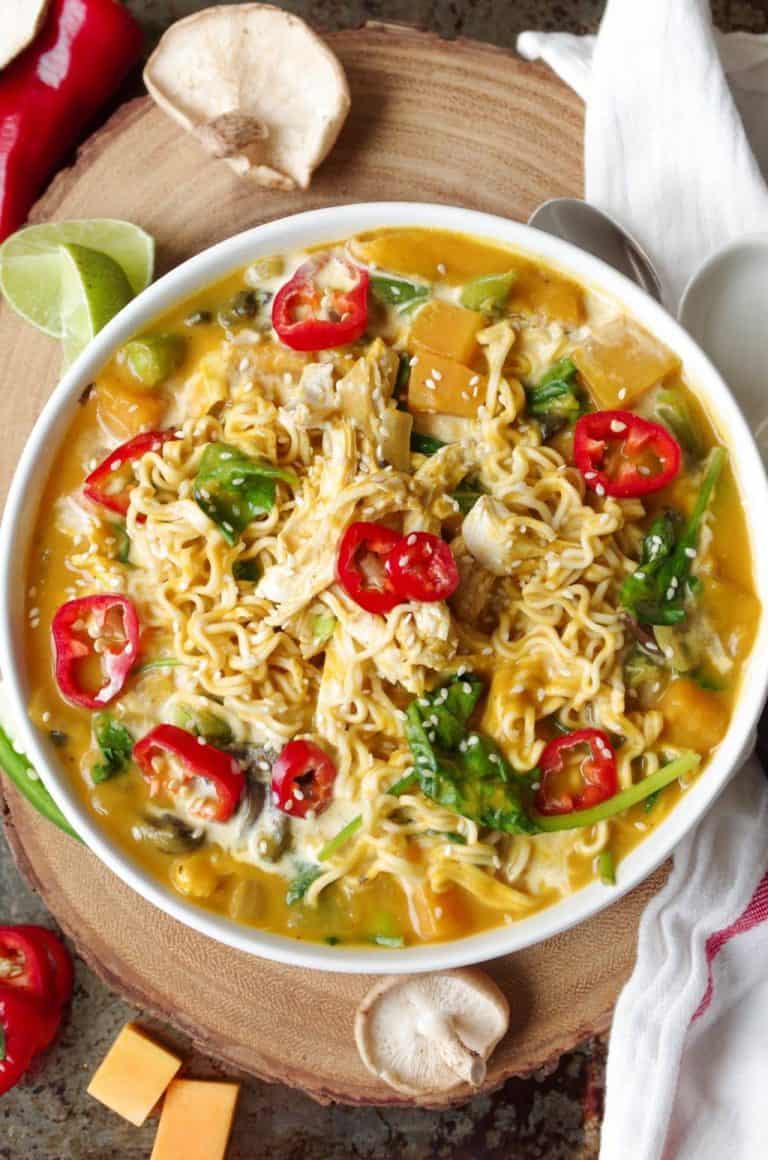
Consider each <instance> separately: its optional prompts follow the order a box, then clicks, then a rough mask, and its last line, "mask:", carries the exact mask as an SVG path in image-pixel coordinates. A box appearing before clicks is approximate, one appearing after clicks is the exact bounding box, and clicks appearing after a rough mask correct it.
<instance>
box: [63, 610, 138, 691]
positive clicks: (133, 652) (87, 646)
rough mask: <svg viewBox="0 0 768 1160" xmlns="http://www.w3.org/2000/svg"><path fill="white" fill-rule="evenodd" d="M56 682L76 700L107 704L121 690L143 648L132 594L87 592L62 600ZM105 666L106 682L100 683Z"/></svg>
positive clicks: (103, 676) (103, 678) (103, 679)
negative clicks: (98, 673)
mask: <svg viewBox="0 0 768 1160" xmlns="http://www.w3.org/2000/svg"><path fill="white" fill-rule="evenodd" d="M51 629H52V633H53V647H54V652H55V673H56V683H57V684H58V686H59V689H60V691H61V694H62V696H64V697H66V699H67V700H68V701H71V702H72V704H73V705H82V706H83V707H84V708H86V709H103V708H104V706H105V705H108V704H109V702H110V701H113V700H114V698H115V697H116V696H117V695H118V693H120V691H121V690H122V688H123V686H124V685H125V682H126V681H127V679H128V674H129V673H130V671H131V669H132V668H133V666H134V665H135V663H136V658H137V656H138V654H139V617H138V613H137V612H136V606H135V605H134V603H133V601H132V600H129V599H128V597H127V596H119V595H117V594H113V593H109V594H106V593H105V594H104V595H100V596H83V597H80V598H79V599H77V600H68V601H67V603H66V604H62V606H61V608H59V610H58V612H57V613H56V615H55V616H54V618H53V624H52V626H51ZM89 668H92V669H96V668H100V670H101V675H102V683H101V684H100V685H96V686H95V688H94V681H93V679H92V678H93V673H92V672H89V671H88V670H89Z"/></svg>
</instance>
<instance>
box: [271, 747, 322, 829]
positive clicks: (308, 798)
mask: <svg viewBox="0 0 768 1160" xmlns="http://www.w3.org/2000/svg"><path fill="white" fill-rule="evenodd" d="M335 780H336V766H335V765H334V764H333V762H332V761H331V759H330V757H329V756H328V754H327V753H326V752H325V751H324V750H323V749H321V748H320V746H319V745H315V744H314V742H312V741H289V742H288V744H287V745H286V746H284V748H283V750H282V752H281V754H280V756H279V757H278V759H277V761H276V762H275V764H274V765H273V766H272V793H273V794H274V797H275V804H276V805H277V807H278V809H281V810H282V811H283V813H285V814H290V815H291V816H292V817H294V818H304V817H306V816H307V814H308V813H313V814H314V815H317V814H321V813H322V812H323V810H324V809H326V808H327V807H328V806H329V805H330V804H331V797H332V795H333V783H334V781H335Z"/></svg>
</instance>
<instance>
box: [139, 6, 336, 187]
mask: <svg viewBox="0 0 768 1160" xmlns="http://www.w3.org/2000/svg"><path fill="white" fill-rule="evenodd" d="M144 82H145V84H146V86H147V89H148V90H149V92H150V93H151V95H152V97H153V98H154V99H155V101H157V103H158V105H159V106H160V107H161V108H162V109H164V110H165V112H167V113H168V114H169V115H170V116H171V117H173V118H174V119H175V120H177V121H178V122H179V123H180V124H181V125H183V126H184V128H185V129H187V130H189V131H190V132H192V133H195V134H196V135H197V136H199V137H200V138H201V139H202V140H203V143H204V144H205V145H206V147H207V148H208V149H209V151H211V152H213V153H214V154H215V155H217V156H225V157H226V160H227V161H228V162H229V164H230V165H231V166H232V167H233V168H234V169H235V171H236V172H238V173H246V172H247V173H249V174H250V175H251V176H253V177H255V178H256V180H257V181H258V182H259V183H260V184H262V185H271V186H278V187H281V188H287V189H291V188H293V187H294V186H296V185H298V186H300V187H301V188H302V189H306V188H307V186H308V185H309V181H310V178H311V176H312V172H313V170H314V169H316V168H317V166H318V165H319V164H320V162H321V161H322V160H323V158H324V157H326V156H327V154H328V153H329V152H330V150H331V149H332V147H333V145H334V143H335V141H336V138H337V137H338V135H339V131H340V129H341V126H342V125H343V124H344V121H345V119H346V116H347V113H348V111H349V104H350V98H349V87H348V85H347V79H346V77H345V75H344V70H343V69H342V67H341V65H340V64H339V61H338V60H337V58H336V57H335V56H334V54H333V53H332V52H331V50H330V49H329V48H328V46H327V45H326V44H324V42H323V41H322V40H321V39H320V37H319V36H317V35H316V34H315V33H314V32H313V31H312V29H311V28H309V27H308V25H306V24H305V23H304V21H303V20H301V19H299V17H298V16H294V15H292V14H291V13H289V12H284V11H282V9H280V8H275V7H273V6H272V5H271V4H228V5H220V6H218V7H216V8H206V9H204V10H203V11H202V12H197V13H195V14H194V15H192V16H188V17H186V18H185V19H184V20H179V21H177V23H176V24H173V25H171V27H170V28H169V29H168V31H167V32H166V33H165V35H164V36H163V37H162V38H161V40H160V43H159V44H158V46H157V48H156V49H155V51H154V52H153V54H152V56H151V57H150V58H149V61H148V62H147V65H146V68H145V69H144ZM249 125H250V126H251V128H252V133H251V134H250V138H249V134H248V127H249ZM222 130H223V131H222Z"/></svg>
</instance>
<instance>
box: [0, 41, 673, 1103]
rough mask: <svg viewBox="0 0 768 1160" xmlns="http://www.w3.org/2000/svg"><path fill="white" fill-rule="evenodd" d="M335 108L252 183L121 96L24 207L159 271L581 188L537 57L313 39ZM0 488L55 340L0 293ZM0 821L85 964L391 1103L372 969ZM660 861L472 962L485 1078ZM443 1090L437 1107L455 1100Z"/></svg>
mask: <svg viewBox="0 0 768 1160" xmlns="http://www.w3.org/2000/svg"><path fill="white" fill-rule="evenodd" d="M328 40H329V42H330V44H331V45H332V47H333V48H334V50H335V51H336V52H337V53H338V55H339V57H340V58H341V60H342V62H343V64H344V66H345V68H346V71H347V74H348V76H349V80H350V86H351V89H352V98H353V99H352V112H351V115H350V118H349V121H348V123H347V125H346V126H345V129H344V131H343V134H342V137H341V139H340V141H339V143H338V145H337V147H336V149H335V150H334V152H333V153H332V155H331V157H330V159H329V160H328V161H327V162H326V163H325V165H324V166H323V167H322V169H321V170H320V171H319V172H318V174H317V176H316V178H315V180H314V182H313V185H312V188H311V190H310V191H309V192H308V193H276V192H272V191H264V190H259V189H257V188H254V187H253V186H251V185H250V184H249V183H248V182H245V181H241V180H238V179H237V178H235V177H234V176H233V175H232V174H231V173H230V171H229V169H228V168H227V167H226V166H225V165H223V164H221V163H216V162H214V161H211V160H209V159H207V158H206V157H205V156H204V155H203V154H202V153H201V151H200V150H199V148H198V146H197V145H196V144H195V142H194V141H193V140H191V139H190V138H189V137H187V136H186V135H185V134H183V133H182V132H181V130H180V129H179V128H178V127H177V126H176V125H175V124H173V123H172V122H171V121H170V120H169V119H168V118H166V117H165V116H164V115H163V114H162V113H161V112H159V111H158V110H157V109H156V108H155V107H154V106H153V105H152V104H151V102H150V101H149V100H148V99H139V100H136V101H133V102H131V103H130V104H128V105H125V106H124V107H123V108H122V109H121V110H120V111H119V112H118V113H116V114H115V116H114V117H113V118H112V119H111V120H110V121H109V122H108V123H107V125H106V126H105V127H104V128H103V129H102V130H101V131H100V132H99V133H97V134H96V135H95V136H94V137H92V138H91V139H90V140H89V141H88V142H87V143H86V145H85V146H84V148H83V149H82V150H81V153H80V155H79V157H78V160H77V163H76V164H75V166H74V167H73V168H72V169H70V170H67V171H65V172H63V173H62V174H60V175H59V177H58V178H57V179H56V180H55V181H54V183H53V185H52V186H51V188H50V190H49V191H48V193H47V194H46V196H45V197H44V198H43V200H42V201H41V202H40V203H39V205H38V206H37V208H36V210H35V213H34V220H46V219H50V218H78V217H97V216H99V217H102V216H103V217H122V218H128V219H130V220H131V221H135V222H137V223H138V224H140V225H142V226H143V227H144V228H145V229H147V230H148V231H149V232H150V233H152V234H153V235H154V236H155V238H156V239H157V242H158V266H159V271H160V272H162V271H164V270H167V269H169V268H171V267H172V266H174V265H175V264H176V263H178V262H179V261H181V260H182V259H184V258H187V257H189V256H190V255H192V254H194V253H197V252H198V251H199V250H201V249H203V248H204V247H205V246H208V245H210V244H211V243H213V242H216V241H219V240H221V239H222V238H225V237H227V236H229V235H231V234H234V233H236V232H238V231H239V230H242V229H244V228H246V227H248V226H252V225H255V224H257V223H259V222H262V221H266V220H269V219H273V218H276V217H280V216H283V215H284V214H288V213H293V212H296V211H298V210H304V209H309V208H312V207H315V206H322V205H330V204H340V203H345V202H356V201H368V200H414V201H436V202H444V203H453V204H458V205H466V206H469V207H472V208H477V209H482V210H486V211H489V212H492V213H498V214H501V215H504V216H507V217H512V218H517V219H521V220H524V219H525V218H527V216H528V214H529V213H530V211H531V210H532V209H533V208H534V206H535V205H536V204H537V203H538V202H540V201H542V200H544V199H545V198H547V197H554V196H558V195H565V194H578V193H580V191H581V188H582V169H581V140H582V110H581V105H580V103H579V102H578V100H577V99H576V98H575V97H574V96H573V95H572V93H571V92H570V91H569V90H567V89H566V88H565V87H564V86H563V85H561V84H560V83H559V82H558V81H557V80H556V79H555V78H554V77H553V76H552V75H551V73H550V72H549V71H548V70H546V69H544V68H543V67H539V66H535V65H526V64H523V63H522V62H521V61H519V60H518V59H516V58H515V57H513V56H512V55H511V54H508V53H506V52H503V51H501V50H498V49H495V48H492V47H489V46H483V45H479V44H474V43H472V42H468V41H458V42H456V41H453V42H448V41H443V40H440V39H439V38H437V37H435V36H431V35H428V34H425V33H421V32H417V31H415V30H411V29H405V28H399V27H395V26H389V25H368V26H366V27H365V28H363V29H358V30H354V31H345V32H339V33H334V34H332V35H330V36H329V37H328ZM0 351H2V352H3V353H2V360H1V361H0V429H1V430H2V431H3V438H4V446H5V451H4V456H3V461H2V468H1V470H0V495H2V497H3V498H4V496H5V494H6V491H7V487H8V482H9V479H10V475H11V472H12V469H13V465H14V464H15V462H16V460H17V458H18V455H19V452H20V450H21V447H22V445H23V442H24V440H25V439H26V437H27V435H28V433H29V431H30V428H31V426H32V424H33V422H34V420H35V418H36V416H37V414H38V413H39V411H40V409H41V406H42V404H43V402H44V400H45V399H46V398H47V396H48V394H49V392H50V391H51V389H52V387H53V386H54V384H55V382H56V379H57V376H58V373H59V369H60V357H61V356H60V349H59V347H58V345H57V344H56V343H54V342H52V341H51V340H49V339H46V338H44V337H43V336H41V335H40V334H38V333H36V332H35V331H33V330H31V329H30V328H29V327H26V326H23V325H22V324H21V323H20V322H19V321H18V319H16V317H15V316H14V315H12V314H11V312H10V311H9V310H8V309H7V308H5V307H4V306H2V307H0ZM4 791H5V823H6V834H7V836H8V839H9V841H10V844H11V847H12V849H13V852H14V854H15V857H16V859H17V862H18V864H19V866H20V868H21V870H22V871H23V873H24V874H25V875H26V877H27V878H28V879H29V881H30V882H31V883H32V884H33V885H34V887H35V888H36V889H37V890H38V891H39V892H40V894H41V895H42V897H43V899H44V901H45V902H46V904H47V905H48V906H49V908H50V910H51V912H52V913H53V914H54V916H55V918H56V919H57V921H58V922H59V923H60V924H61V926H62V927H63V928H64V930H65V931H66V933H67V934H69V935H70V936H71V937H72V939H73V940H74V942H75V944H76V946H77V949H78V950H79V952H80V953H81V954H82V956H83V957H84V958H85V959H86V961H87V962H88V963H89V964H90V965H91V966H92V967H93V969H94V970H95V971H96V972H97V974H99V975H100V976H101V977H102V978H104V979H105V980H106V981H107V982H109V983H110V984H111V985H112V986H114V987H115V989H116V990H118V991H120V992H121V993H122V994H123V995H125V996H126V997H128V998H129V999H131V1000H133V1001H135V1002H136V1003H137V1004H139V1005H141V1006H143V1007H145V1008H147V1009H149V1010H151V1011H152V1012H153V1013H156V1014H158V1015H159V1016H161V1017H162V1018H165V1019H167V1020H168V1021H169V1022H170V1023H173V1024H175V1025H176V1026H178V1027H179V1028H181V1029H182V1030H183V1031H185V1032H187V1033H188V1034H189V1035H190V1036H191V1037H192V1038H193V1039H194V1040H195V1042H196V1043H197V1044H198V1045H199V1046H201V1047H202V1048H203V1049H204V1050H206V1051H208V1052H210V1053H211V1054H212V1055H214V1056H216V1057H218V1058H219V1059H221V1060H223V1061H225V1062H226V1063H228V1064H230V1065H232V1066H234V1067H237V1068H239V1069H242V1070H243V1071H245V1072H248V1073H251V1074H253V1075H256V1076H259V1077H261V1078H263V1079H267V1080H274V1081H280V1082H283V1083H286V1084H291V1085H295V1086H299V1087H301V1088H303V1089H304V1090H305V1091H307V1092H308V1093H310V1094H311V1095H312V1096H314V1097H315V1098H316V1099H318V1100H322V1101H326V1100H339V1101H342V1102H347V1103H361V1104H362V1103H376V1104H407V1103H410V1102H412V1101H410V1100H408V1099H407V1098H405V1097H403V1096H401V1095H399V1094H398V1093H395V1092H393V1091H392V1090H391V1089H389V1088H388V1087H386V1086H385V1085H383V1084H380V1083H378V1082H377V1081H376V1080H374V1079H373V1077H372V1076H370V1075H369V1074H368V1073H367V1072H366V1070H365V1069H364V1067H363V1065H362V1064H361V1062H360V1060H359V1058H358V1055H357V1051H356V1049H355V1045H354V1041H353V1038H352V1021H353V1015H354V1009H355V1006H356V1004H357V1002H358V1001H359V999H360V998H361V997H362V996H363V994H364V993H365V991H366V990H367V988H368V987H369V986H370V985H371V979H370V977H365V976H350V975H334V974H327V973H313V972H307V971H301V970H297V969H295V968H290V967H284V966H280V965H278V964H274V963H269V962H266V961H264V960H261V959H256V958H253V957H251V956H248V955H246V954H242V953H239V952H237V951H234V950H231V949H229V948H226V947H223V946H219V945H218V944H217V943H215V942H213V941H211V940H209V939H207V938H205V937H204V936H202V935H200V934H197V933H195V932H193V931H191V930H189V929H187V928H186V927H184V926H182V925H180V924H179V923H177V922H176V921H174V920H173V919H171V918H169V917H167V916H166V915H165V914H163V913H162V912H160V911H159V910H156V909H155V908H154V907H152V906H151V905H150V904H149V903H147V902H145V901H143V899H141V898H140V897H139V896H138V895H136V894H134V893H133V892H132V891H131V890H130V889H129V888H128V887H127V886H125V885H124V884H123V883H122V882H121V881H120V880H119V879H118V878H116V877H115V875H114V874H112V873H111V872H110V871H109V870H107V869H106V868H105V867H104V866H103V865H102V864H101V863H100V862H99V861H98V859H97V858H96V857H95V856H94V855H92V854H91V853H90V852H89V851H88V850H86V849H84V848H83V847H81V846H79V845H78V844H77V843H75V842H74V841H71V840H70V839H68V838H66V837H65V836H64V835H63V834H61V833H59V831H57V830H55V829H54V828H53V827H52V826H50V825H49V824H48V823H47V822H45V821H43V820H42V819H40V818H39V817H38V816H37V815H36V814H35V813H34V812H33V811H32V810H31V809H30V808H29V807H28V806H27V805H26V803H25V802H23V801H22V800H21V799H20V798H19V796H18V795H17V794H16V793H15V792H14V791H13V790H12V789H10V788H7V787H4ZM664 873H665V871H663V870H662V871H659V872H658V873H657V874H656V875H655V876H654V877H653V878H652V879H650V880H649V881H648V882H646V883H645V884H644V885H643V886H641V887H640V888H639V889H637V890H635V891H634V892H633V893H632V894H630V895H628V896H626V897H625V898H624V899H622V900H621V901H620V902H618V903H617V904H616V905H615V906H612V907H610V908H609V909H608V910H606V911H604V912H603V913H602V914H600V915H598V916H597V917H596V918H594V919H592V920H591V921H589V922H587V923H584V924H582V925H581V926H579V927H578V928H576V929H574V930H571V931H569V932H566V933H565V934H563V935H560V936H558V937H557V938H554V939H551V940H549V941H547V942H545V943H542V944H540V945H539V946H537V947H534V948H531V949H529V950H527V951H522V952H520V953H518V954H516V955H514V956H510V957H508V958H505V959H499V960H496V961H494V962H493V963H490V964H489V965H488V969H489V971H490V973H491V974H492V975H493V976H494V978H496V980H497V981H498V982H499V984H500V985H501V986H502V987H503V989H504V990H505V992H506V993H507V995H508V996H509V1000H510V1005H511V1009H512V1021H511V1027H510V1031H509V1034H508V1035H507V1037H506V1039H505V1040H504V1041H503V1043H502V1044H501V1045H500V1047H499V1048H498V1050H497V1052H496V1053H495V1055H494V1057H493V1059H492V1061H491V1065H490V1067H489V1071H488V1079H487V1085H486V1086H487V1087H488V1088H489V1089H491V1088H493V1087H496V1086H498V1085H499V1084H501V1083H502V1082H503V1081H504V1080H505V1079H506V1078H507V1077H508V1076H510V1075H513V1074H525V1073H527V1072H529V1071H531V1070H533V1069H535V1068H537V1067H540V1066H542V1065H544V1064H547V1063H550V1062H552V1061H554V1060H555V1059H556V1058H557V1057H558V1056H559V1055H560V1054H561V1053H562V1052H563V1051H565V1050H567V1049H569V1048H571V1047H573V1046H574V1045H575V1044H576V1043H578V1042H579V1041H580V1040H581V1039H583V1038H585V1037H586V1036H587V1035H589V1034H592V1033H595V1032H598V1031H602V1030H605V1029H606V1027H607V1026H608V1023H609V1020H610V1014H611V1011H612V1009H613V1006H614V1003H615V1001H616V998H617V996H618V993H619V991H620V990H621V988H622V986H623V984H624V982H625V980H626V978H627V976H628V974H629V972H630V970H631V967H632V964H633V960H634V952H635V937H636V930H637V923H638V920H639V916H640V914H641V913H642V910H643V908H644V906H645V904H646V902H647V900H648V899H649V897H650V896H651V895H652V893H653V892H654V891H655V890H656V889H658V886H659V884H660V882H661V881H662V880H663V876H664ZM469 1094H470V1093H469V1092H468V1090H467V1089H457V1090H456V1091H454V1092H452V1093H450V1095H449V1096H447V1097H445V1098H443V1099H442V1100H439V1101H436V1102H435V1104H434V1105H433V1106H438V1104H448V1103H452V1102H460V1101H462V1100H464V1099H466V1098H467V1096H468V1095H469Z"/></svg>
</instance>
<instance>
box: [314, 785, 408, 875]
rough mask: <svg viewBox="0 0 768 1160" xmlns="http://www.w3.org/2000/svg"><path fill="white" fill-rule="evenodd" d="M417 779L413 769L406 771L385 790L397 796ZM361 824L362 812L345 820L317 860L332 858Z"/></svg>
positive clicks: (352, 836) (323, 860)
mask: <svg viewBox="0 0 768 1160" xmlns="http://www.w3.org/2000/svg"><path fill="white" fill-rule="evenodd" d="M417 780H418V779H417V776H416V772H415V770H414V771H413V772H411V773H406V775H405V777H401V778H400V780H399V781H396V782H395V784H394V785H393V786H390V788H389V789H388V790H387V791H386V792H387V793H388V794H391V795H392V796H393V797H399V796H400V794H401V793H405V791H406V790H409V789H411V788H412V787H413V786H414V785H415V784H416V781H417ZM362 824H363V815H362V814H358V815H357V817H354V818H353V819H352V821H351V822H347V824H346V826H344V828H343V829H342V830H339V832H338V834H334V836H333V837H332V838H330V839H329V840H328V841H327V842H326V843H325V845H324V846H323V848H322V850H321V851H320V853H319V854H318V855H317V860H318V862H327V861H328V859H329V858H332V857H333V855H334V854H335V853H336V852H337V851H338V850H340V849H341V847H342V846H343V845H344V844H345V843H346V842H348V841H349V839H350V838H354V836H355V834H356V833H357V831H358V830H359V829H360V827H361V826H362Z"/></svg>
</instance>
